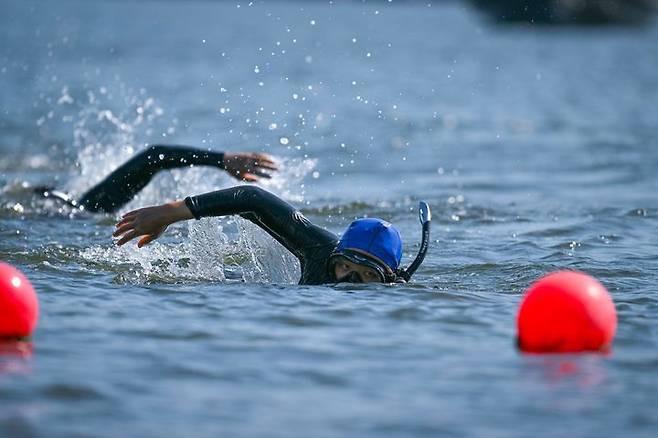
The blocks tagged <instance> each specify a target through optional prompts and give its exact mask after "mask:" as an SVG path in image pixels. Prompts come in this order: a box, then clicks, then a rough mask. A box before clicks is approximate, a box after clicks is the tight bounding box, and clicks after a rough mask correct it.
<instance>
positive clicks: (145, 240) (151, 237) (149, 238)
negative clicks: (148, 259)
mask: <svg viewBox="0 0 658 438" xmlns="http://www.w3.org/2000/svg"><path fill="white" fill-rule="evenodd" d="M158 237H160V235H159V234H147V235H146V236H144V237H142V238H141V239H139V241H138V242H137V248H141V247H142V246H144V245H148V244H149V243H151V242H153V241H154V240H155V239H157V238H158Z"/></svg>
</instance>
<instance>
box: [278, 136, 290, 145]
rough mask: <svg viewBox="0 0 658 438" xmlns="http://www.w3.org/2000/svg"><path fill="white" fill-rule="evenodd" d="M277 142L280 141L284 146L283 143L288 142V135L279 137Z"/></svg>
mask: <svg viewBox="0 0 658 438" xmlns="http://www.w3.org/2000/svg"><path fill="white" fill-rule="evenodd" d="M279 143H281V144H282V145H284V146H285V145H287V144H288V143H290V140H288V137H281V138H280V139H279Z"/></svg>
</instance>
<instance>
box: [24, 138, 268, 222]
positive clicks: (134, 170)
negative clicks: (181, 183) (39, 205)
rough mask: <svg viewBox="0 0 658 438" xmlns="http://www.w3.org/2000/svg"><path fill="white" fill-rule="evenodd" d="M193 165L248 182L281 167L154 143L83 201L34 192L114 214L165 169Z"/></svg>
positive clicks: (260, 157)
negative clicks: (219, 171) (222, 172)
mask: <svg viewBox="0 0 658 438" xmlns="http://www.w3.org/2000/svg"><path fill="white" fill-rule="evenodd" d="M192 166H211V167H216V168H218V169H223V170H225V171H226V172H227V173H228V174H229V175H231V176H232V177H234V178H236V179H238V180H242V181H247V182H256V181H258V180H259V179H260V178H270V172H273V171H276V170H277V166H276V164H275V163H274V161H273V160H272V157H270V156H269V155H266V154H261V153H253V152H252V153H232V152H215V151H207V150H203V149H197V148H191V147H186V146H171V145H169V146H168V145H153V146H149V147H148V148H146V149H144V150H143V151H141V152H139V153H138V154H136V155H135V156H134V157H132V158H131V159H130V160H128V161H127V162H126V163H124V164H122V165H121V166H119V168H118V169H116V170H114V171H113V172H112V173H111V174H110V175H109V176H108V177H107V178H105V179H104V180H103V181H101V182H100V183H98V184H97V185H95V186H94V187H92V188H91V189H90V190H89V191H87V192H86V193H85V194H84V195H82V197H81V198H80V199H79V200H75V199H73V198H71V197H70V196H69V195H67V194H66V193H63V192H60V191H58V190H54V189H53V188H51V187H36V188H35V189H34V191H35V192H37V193H39V194H41V195H42V196H44V197H46V198H54V199H58V200H60V201H63V202H65V203H67V204H69V205H70V206H72V207H74V208H78V209H80V210H85V211H91V212H102V213H113V212H115V211H117V210H118V209H120V208H121V207H122V206H124V205H125V204H126V203H128V202H130V201H131V200H132V199H133V198H134V196H135V195H136V194H137V193H139V191H140V190H142V189H143V188H144V187H146V185H147V184H148V183H149V182H150V181H151V179H152V178H153V177H154V176H155V175H156V174H157V173H158V172H160V171H161V170H168V169H177V168H185V167H192Z"/></svg>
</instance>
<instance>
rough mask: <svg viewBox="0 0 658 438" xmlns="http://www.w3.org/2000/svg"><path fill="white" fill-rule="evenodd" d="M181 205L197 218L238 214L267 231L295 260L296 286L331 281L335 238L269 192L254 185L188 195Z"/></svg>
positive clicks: (336, 242)
mask: <svg viewBox="0 0 658 438" xmlns="http://www.w3.org/2000/svg"><path fill="white" fill-rule="evenodd" d="M185 205H187V208H189V209H190V211H191V212H192V214H193V215H194V217H195V218H197V219H200V218H202V217H209V216H227V215H233V214H238V215H240V216H242V217H243V218H245V219H247V220H249V221H251V222H253V223H255V224H256V225H258V226H259V227H261V228H262V229H264V230H265V231H267V233H269V234H270V235H271V236H272V237H274V238H275V239H276V240H277V241H279V242H280V243H281V244H282V245H283V246H285V247H286V248H287V249H288V251H290V252H291V253H293V254H294V255H295V256H296V257H297V258H298V259H299V263H300V266H301V270H302V275H301V278H300V279H299V284H323V283H331V282H334V281H335V280H334V279H333V277H332V276H331V275H330V270H329V266H328V261H329V256H330V255H331V253H332V252H333V251H334V249H335V248H336V245H337V244H338V238H337V237H336V235H335V234H333V233H331V232H329V231H327V230H325V229H323V228H320V227H318V226H317V225H313V224H312V223H311V222H309V220H308V219H306V218H305V217H304V215H302V214H301V213H300V212H299V211H297V210H295V208H294V207H292V206H291V205H290V204H288V203H287V202H285V201H283V200H282V199H280V198H278V197H277V196H275V195H273V194H272V193H270V192H268V191H266V190H263V189H261V188H259V187H255V186H240V187H233V188H230V189H226V190H218V191H216V192H210V193H206V194H204V195H199V196H189V197H187V198H185Z"/></svg>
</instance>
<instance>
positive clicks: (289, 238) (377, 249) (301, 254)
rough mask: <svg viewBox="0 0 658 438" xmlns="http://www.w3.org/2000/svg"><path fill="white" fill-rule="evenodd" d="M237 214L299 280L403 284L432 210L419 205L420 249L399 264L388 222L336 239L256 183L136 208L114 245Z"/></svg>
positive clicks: (362, 224)
mask: <svg viewBox="0 0 658 438" xmlns="http://www.w3.org/2000/svg"><path fill="white" fill-rule="evenodd" d="M228 215H240V216H241V217H243V218H245V219H247V220H249V221H251V222H253V223H254V224H256V225H258V226H259V227H261V228H262V229H263V230H265V231H266V232H267V233H268V234H270V235H271V236H272V237H273V238H274V239H276V240H277V241H278V242H279V243H281V244H282V245H283V246H284V247H285V248H286V249H288V251H290V252H291V253H292V254H294V255H295V256H296V257H297V259H299V262H300V266H301V278H300V279H299V284H327V283H340V282H350V283H373V282H378V283H394V282H406V281H409V278H410V277H411V276H412V275H413V273H414V272H415V271H416V269H417V268H418V266H419V265H420V264H421V263H422V261H423V259H424V257H425V254H426V252H427V248H428V244H429V225H430V220H431V214H430V210H429V207H428V206H427V204H426V203H424V202H421V203H420V210H419V216H420V221H421V224H422V226H423V239H422V243H421V247H420V251H419V253H418V255H417V256H416V259H415V260H414V262H413V263H412V264H411V265H410V266H409V267H408V268H406V269H402V268H400V261H401V258H402V240H401V238H400V233H399V232H398V230H397V229H396V228H395V227H394V226H393V225H391V224H389V223H388V222H386V221H383V220H381V219H375V218H364V219H358V220H356V221H354V222H352V223H351V224H350V225H349V227H348V228H347V230H346V231H345V232H344V233H343V235H342V237H341V238H338V237H337V236H336V235H334V234H333V233H331V232H329V231H327V230H325V229H323V228H321V227H319V226H317V225H314V224H312V223H311V222H310V221H309V220H308V219H306V218H305V217H304V215H302V214H301V213H300V212H299V211H298V210H296V209H295V208H294V207H293V206H291V205H290V204H288V203H287V202H285V201H283V200H282V199H280V198H278V197H277V196H275V195H273V194H272V193H270V192H268V191H266V190H263V189H261V188H259V187H255V186H239V187H233V188H229V189H224V190H218V191H214V192H210V193H206V194H202V195H198V196H188V197H187V198H185V199H183V200H178V201H173V202H170V203H166V204H162V205H158V206H152V207H145V208H140V209H137V210H134V211H131V212H128V213H126V214H124V215H123V217H122V218H121V220H120V221H119V222H118V223H117V224H116V230H115V231H114V233H113V235H114V237H117V238H118V240H117V245H119V246H121V245H124V244H125V243H127V242H129V241H131V240H133V239H135V238H139V240H138V242H137V246H138V247H140V248H141V247H142V246H144V245H146V244H148V243H150V242H152V241H153V240H155V239H157V238H158V237H160V236H161V235H162V233H164V231H165V230H166V229H167V227H168V226H169V225H171V224H173V223H176V222H180V221H184V220H189V219H200V218H202V217H214V216H228Z"/></svg>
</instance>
